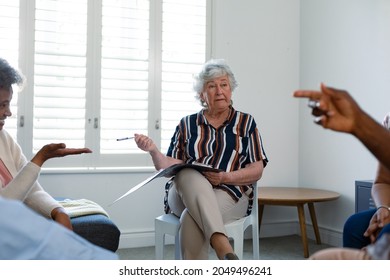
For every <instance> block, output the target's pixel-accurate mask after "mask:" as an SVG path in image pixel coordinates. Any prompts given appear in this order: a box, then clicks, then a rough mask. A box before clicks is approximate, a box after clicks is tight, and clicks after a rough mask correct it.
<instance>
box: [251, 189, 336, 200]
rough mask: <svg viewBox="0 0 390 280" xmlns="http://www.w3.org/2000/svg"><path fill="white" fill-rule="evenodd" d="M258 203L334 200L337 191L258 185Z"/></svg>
mask: <svg viewBox="0 0 390 280" xmlns="http://www.w3.org/2000/svg"><path fill="white" fill-rule="evenodd" d="M258 193H259V195H258V199H259V203H262V204H266V203H268V204H272V203H278V204H280V203H283V202H284V203H310V202H321V201H330V200H335V199H337V198H339V197H340V194H339V193H338V192H333V191H327V190H321V189H311V188H294V187H259V190H258Z"/></svg>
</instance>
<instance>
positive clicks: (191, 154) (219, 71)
mask: <svg viewBox="0 0 390 280" xmlns="http://www.w3.org/2000/svg"><path fill="white" fill-rule="evenodd" d="M236 87H237V81H236V79H235V77H234V75H233V72H232V71H231V69H230V67H229V66H228V65H227V64H226V62H225V61H224V60H210V61H208V62H206V63H205V64H204V66H203V69H202V71H200V73H199V74H198V75H197V76H196V77H195V84H194V89H195V91H196V94H197V98H198V100H200V102H201V104H202V106H203V109H202V110H201V111H199V112H198V113H196V114H192V115H188V116H185V117H183V118H182V119H181V120H180V122H179V124H178V125H177V127H176V130H175V132H174V134H173V136H172V138H171V143H170V146H169V149H168V152H167V154H166V155H164V154H162V153H161V152H160V151H159V150H158V148H157V146H156V145H155V144H154V142H153V140H152V139H150V138H149V137H147V136H145V135H141V134H135V141H136V143H137V146H138V147H139V148H140V149H142V150H144V151H146V152H149V154H150V155H151V157H152V160H153V163H154V166H155V168H156V169H157V170H160V169H162V168H167V167H169V166H171V165H173V164H178V163H194V164H205V165H208V166H211V167H213V168H215V169H220V170H221V172H198V171H196V170H194V169H191V168H185V169H182V170H181V171H179V172H178V173H177V174H176V175H175V176H174V177H172V178H171V179H170V180H169V181H168V183H167V184H166V189H165V190H166V196H165V212H166V213H173V214H174V215H176V216H177V217H180V224H181V225H180V232H179V235H180V238H179V239H180V245H181V251H182V256H183V258H184V259H207V258H208V249H209V246H210V245H211V247H212V248H213V249H214V250H215V252H216V254H217V256H218V258H219V259H228V260H234V259H238V258H237V256H236V254H234V252H233V248H232V246H231V245H230V243H229V239H228V237H227V235H226V230H225V226H224V224H226V223H229V222H232V221H234V220H237V219H240V218H242V217H244V216H246V215H248V214H249V213H250V212H251V210H252V204H253V199H257V198H256V197H254V195H253V183H254V182H256V181H258V180H259V179H260V178H261V176H262V173H263V169H264V167H265V166H266V165H267V162H268V159H267V157H266V155H265V152H264V149H263V143H262V139H261V136H260V133H259V130H258V128H257V125H256V122H255V120H254V118H253V117H252V116H251V115H250V114H247V113H243V112H240V111H237V110H235V108H233V106H232V93H233V90H234V89H236Z"/></svg>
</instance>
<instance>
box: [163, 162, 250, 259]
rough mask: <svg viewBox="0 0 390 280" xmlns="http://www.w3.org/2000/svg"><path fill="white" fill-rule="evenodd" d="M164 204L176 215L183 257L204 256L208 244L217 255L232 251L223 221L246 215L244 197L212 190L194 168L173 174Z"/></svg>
mask: <svg viewBox="0 0 390 280" xmlns="http://www.w3.org/2000/svg"><path fill="white" fill-rule="evenodd" d="M168 204H169V206H170V208H171V210H172V212H173V213H174V214H175V215H177V216H178V217H180V223H181V227H180V243H181V250H182V256H183V258H184V259H207V258H208V249H209V246H210V245H211V246H212V247H213V248H214V250H215V252H216V254H217V256H218V258H223V257H224V256H225V255H226V254H227V253H231V252H233V248H232V247H231V245H230V243H229V240H228V238H227V236H226V231H225V226H224V224H225V223H228V222H231V221H233V220H236V219H240V218H242V217H243V216H244V215H245V214H246V210H247V207H248V198H247V196H245V195H244V196H243V197H242V198H241V199H240V200H239V201H238V202H235V201H234V200H233V199H232V198H231V197H230V196H229V194H227V193H226V192H225V191H222V190H218V189H214V188H213V187H212V185H211V184H210V183H209V181H208V180H207V179H206V178H205V177H204V176H203V175H202V174H201V173H199V172H198V171H195V170H192V169H184V170H182V171H180V172H179V173H178V174H177V175H176V176H175V179H174V184H173V186H172V188H171V189H170V190H169V194H168Z"/></svg>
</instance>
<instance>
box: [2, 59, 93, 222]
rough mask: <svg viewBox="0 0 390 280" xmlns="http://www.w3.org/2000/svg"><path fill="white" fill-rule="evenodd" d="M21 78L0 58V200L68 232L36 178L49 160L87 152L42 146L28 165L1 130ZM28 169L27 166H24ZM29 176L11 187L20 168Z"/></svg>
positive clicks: (63, 218)
mask: <svg viewBox="0 0 390 280" xmlns="http://www.w3.org/2000/svg"><path fill="white" fill-rule="evenodd" d="M24 82H25V81H24V77H23V76H22V74H21V73H20V72H18V71H17V70H16V69H15V68H13V67H12V66H10V65H9V63H8V62H7V61H6V60H4V59H2V58H0V183H1V187H0V196H2V197H4V198H9V199H16V200H20V201H23V202H24V203H25V204H26V205H28V206H29V207H30V208H31V209H33V210H35V211H36V212H37V213H39V214H41V215H42V216H44V217H47V218H50V219H53V220H54V221H56V222H58V223H60V224H62V225H63V226H65V227H67V228H68V229H72V225H71V222H70V218H69V216H68V215H67V214H66V212H65V209H64V208H63V207H62V206H61V205H60V204H59V203H58V202H57V201H56V200H55V199H54V198H53V197H52V196H50V195H49V194H48V193H47V192H46V191H45V190H44V189H43V188H42V186H41V185H40V184H39V183H38V181H37V178H38V175H39V172H40V168H41V166H42V164H43V163H44V162H45V161H46V160H47V159H49V158H53V157H63V156H67V155H76V154H82V153H91V150H90V149H88V148H80V149H70V148H66V146H65V144H63V143H58V144H48V145H45V146H44V147H43V148H42V149H41V150H40V151H39V152H38V153H37V154H36V155H35V156H34V158H33V159H32V160H31V161H30V162H28V161H27V159H26V157H25V156H24V154H23V152H22V149H21V148H20V146H19V145H18V143H16V141H15V140H14V139H13V138H12V137H11V136H10V135H9V134H8V132H7V131H6V130H5V129H4V125H5V120H6V119H7V118H8V117H10V116H11V115H12V112H11V110H10V104H11V100H12V96H13V88H12V86H13V85H18V86H19V87H21V88H22V87H23V84H24ZM26 165H27V166H26ZM24 167H25V168H26V170H25V171H24V172H26V173H28V174H29V175H30V176H24V177H23V181H19V183H18V184H10V185H9V183H10V182H11V181H12V179H13V178H14V177H15V176H16V175H17V174H18V172H19V171H20V170H21V169H22V168H24Z"/></svg>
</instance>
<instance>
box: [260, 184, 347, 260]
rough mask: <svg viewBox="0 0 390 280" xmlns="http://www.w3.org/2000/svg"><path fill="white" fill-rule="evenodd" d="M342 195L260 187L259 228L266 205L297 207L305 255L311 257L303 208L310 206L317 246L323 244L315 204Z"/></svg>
mask: <svg viewBox="0 0 390 280" xmlns="http://www.w3.org/2000/svg"><path fill="white" fill-rule="evenodd" d="M339 197H340V194H339V193H337V192H333V191H326V190H320V189H310V188H292V187H291V188H290V187H259V194H258V201H259V227H260V226H261V220H262V217H263V212H264V205H280V206H296V207H297V208H298V218H299V225H300V228H301V235H302V243H303V255H304V257H305V258H308V257H309V246H308V242H307V233H306V222H305V211H304V208H303V206H304V205H305V204H307V205H308V208H309V212H310V217H311V221H312V224H313V228H314V234H315V237H316V242H317V244H321V237H320V232H319V230H318V224H317V217H316V213H315V210H314V202H323V201H331V200H336V199H338V198H339Z"/></svg>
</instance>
